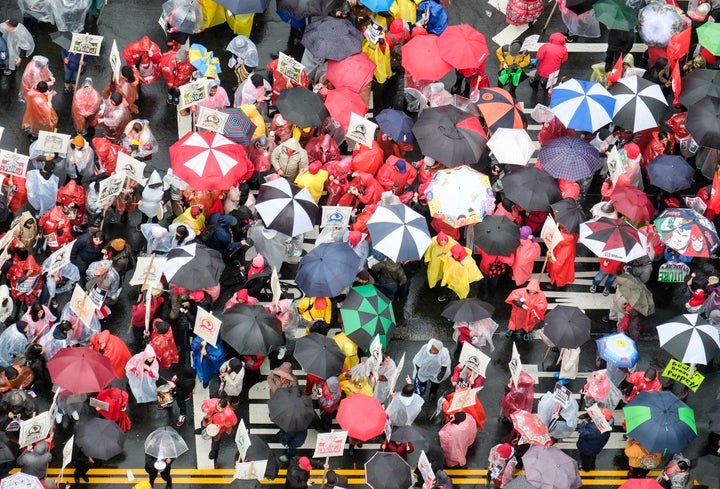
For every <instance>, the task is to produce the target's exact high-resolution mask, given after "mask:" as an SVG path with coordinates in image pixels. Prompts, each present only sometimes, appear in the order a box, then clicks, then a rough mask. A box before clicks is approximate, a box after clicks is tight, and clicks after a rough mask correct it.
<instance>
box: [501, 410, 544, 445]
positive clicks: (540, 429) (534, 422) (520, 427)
mask: <svg viewBox="0 0 720 489" xmlns="http://www.w3.org/2000/svg"><path fill="white" fill-rule="evenodd" d="M510 419H512V423H513V426H514V427H515V429H516V430H517V432H518V433H520V435H521V436H522V437H523V438H525V440H526V441H527V442H528V443H529V444H531V445H540V446H541V447H547V446H549V445H550V444H551V443H552V439H551V438H550V433H548V429H547V426H545V423H543V421H542V419H540V418H539V417H538V415H537V414H533V413H529V412H527V411H523V410H519V411H515V412H514V413H513V414H511V415H510Z"/></svg>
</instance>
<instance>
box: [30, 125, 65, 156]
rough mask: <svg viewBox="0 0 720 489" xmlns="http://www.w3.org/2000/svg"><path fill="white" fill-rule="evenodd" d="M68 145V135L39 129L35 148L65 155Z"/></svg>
mask: <svg viewBox="0 0 720 489" xmlns="http://www.w3.org/2000/svg"><path fill="white" fill-rule="evenodd" d="M69 147H70V135H69V134H61V133H59V132H48V131H39V132H38V140H37V146H36V148H37V149H38V150H40V151H42V152H44V153H57V154H59V155H60V156H65V155H66V154H67V150H68V148H69Z"/></svg>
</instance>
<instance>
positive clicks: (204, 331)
mask: <svg viewBox="0 0 720 489" xmlns="http://www.w3.org/2000/svg"><path fill="white" fill-rule="evenodd" d="M220 326H222V321H220V320H219V319H218V318H216V317H215V316H213V315H212V314H210V313H209V312H207V311H206V310H205V309H203V308H202V307H198V308H197V314H196V315H195V328H194V329H193V333H195V334H196V335H197V336H199V337H200V338H202V339H204V340H205V341H207V342H208V343H210V344H211V345H212V346H215V345H217V339H218V334H220Z"/></svg>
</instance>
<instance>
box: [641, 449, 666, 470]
mask: <svg viewBox="0 0 720 489" xmlns="http://www.w3.org/2000/svg"><path fill="white" fill-rule="evenodd" d="M658 455H660V454H657V453H646V454H645V455H643V456H642V458H640V467H642V468H643V469H654V468H656V467H657V466H658V465H660V460H662V456H660V457H658Z"/></svg>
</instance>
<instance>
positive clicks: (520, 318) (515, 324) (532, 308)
mask: <svg viewBox="0 0 720 489" xmlns="http://www.w3.org/2000/svg"><path fill="white" fill-rule="evenodd" d="M515 301H517V302H522V303H523V306H524V307H520V306H518V305H517V304H516V303H515ZM505 303H506V304H510V305H511V306H512V310H511V311H510V321H509V322H508V329H509V330H511V331H518V330H523V331H524V332H526V333H529V332H530V331H532V329H533V328H534V327H535V325H536V324H537V323H538V322H540V321H542V320H543V319H544V318H545V312H546V311H547V305H548V304H547V298H546V297H545V294H543V292H542V291H541V290H540V282H538V281H537V280H535V279H533V280H530V282H528V284H527V286H525V287H520V288H519V289H515V290H513V291H512V292H510V295H508V296H507V298H506V299H505Z"/></svg>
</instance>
